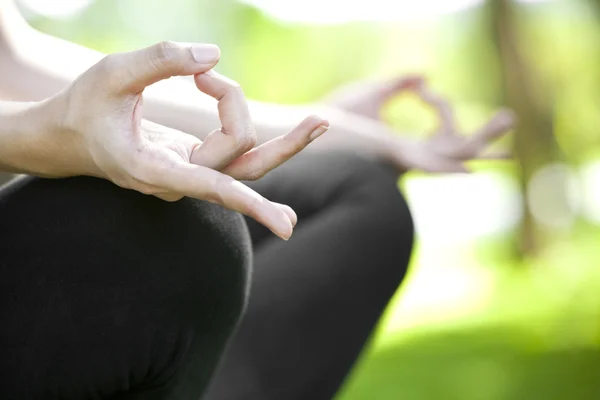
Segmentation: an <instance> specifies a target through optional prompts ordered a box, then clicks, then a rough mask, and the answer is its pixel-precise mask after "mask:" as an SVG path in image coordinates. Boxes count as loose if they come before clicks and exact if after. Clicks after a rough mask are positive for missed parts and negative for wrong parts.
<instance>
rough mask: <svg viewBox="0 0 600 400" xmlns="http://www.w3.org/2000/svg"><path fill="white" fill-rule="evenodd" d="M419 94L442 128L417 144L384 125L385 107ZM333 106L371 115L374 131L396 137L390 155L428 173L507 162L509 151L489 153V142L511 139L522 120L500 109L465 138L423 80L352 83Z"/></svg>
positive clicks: (332, 99) (401, 164)
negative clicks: (468, 163) (483, 162)
mask: <svg viewBox="0 0 600 400" xmlns="http://www.w3.org/2000/svg"><path fill="white" fill-rule="evenodd" d="M406 91H410V92H412V93H415V94H416V95H417V96H419V97H420V99H421V100H422V101H423V102H425V103H426V104H428V105H430V106H432V107H433V108H434V109H435V110H436V112H437V114H438V116H439V120H440V125H439V127H438V129H437V130H436V131H435V132H434V134H433V135H432V136H430V137H429V138H428V139H426V140H421V141H413V140H409V139H407V138H402V137H397V136H396V135H395V132H393V130H392V129H391V128H390V127H389V126H388V125H387V124H386V123H385V122H384V121H383V119H382V117H381V111H382V108H383V107H384V105H385V104H386V103H387V102H388V101H389V100H390V99H392V98H393V97H394V96H396V95H398V94H399V93H401V92H406ZM328 102H329V103H330V104H331V105H333V106H335V107H338V108H341V109H343V110H345V111H349V112H352V113H354V114H356V115H360V116H362V117H366V118H369V119H371V120H372V121H376V122H377V124H373V123H371V124H370V125H371V129H378V130H380V131H383V132H388V133H391V134H393V135H392V136H393V137H394V138H395V139H394V140H392V141H391V142H390V143H389V146H387V149H388V150H389V153H387V154H386V156H387V158H388V159H390V160H391V161H392V162H394V164H395V165H396V166H397V167H398V168H399V169H401V170H405V169H412V168H416V169H421V170H424V171H427V172H465V171H466V168H465V166H464V162H466V161H470V160H474V159H481V158H486V159H502V158H507V157H508V155H507V154H504V153H500V154H491V155H489V154H488V155H486V154H484V151H485V150H486V149H487V147H488V146H489V144H490V143H491V142H492V141H494V140H496V139H498V138H500V137H501V136H503V135H505V134H506V133H507V132H508V131H509V130H510V129H512V128H513V127H514V124H515V121H516V118H515V115H514V113H513V112H512V111H510V110H500V111H499V112H497V113H496V114H495V115H494V116H493V117H492V118H491V119H490V120H489V121H488V122H487V123H486V124H484V125H483V126H482V127H481V128H479V129H478V130H477V131H476V132H475V133H474V134H472V135H470V136H463V135H460V134H459V130H458V128H457V124H456V120H455V115H454V112H453V110H452V106H451V105H450V104H449V103H448V101H446V100H445V99H443V98H442V97H440V96H438V95H437V94H435V93H433V92H432V91H431V90H430V89H429V88H428V87H427V85H426V82H425V79H424V78H423V77H421V76H418V75H414V76H407V77H403V78H397V79H391V80H388V81H383V82H375V83H374V82H359V83H354V84H350V85H348V86H347V87H344V88H342V89H340V90H338V91H336V92H335V93H334V94H333V95H331V96H329V98H328Z"/></svg>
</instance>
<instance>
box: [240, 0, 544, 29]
mask: <svg viewBox="0 0 600 400" xmlns="http://www.w3.org/2000/svg"><path fill="white" fill-rule="evenodd" d="M240 1H241V2H243V3H247V4H250V5H253V6H255V7H257V8H259V9H261V10H263V11H264V12H265V13H267V14H268V15H270V16H272V17H273V18H275V19H279V20H282V21H287V22H302V23H313V24H339V23H345V22H352V21H401V20H419V19H428V18H435V17H437V16H439V15H443V14H448V13H453V12H458V11H462V10H466V9H469V8H472V7H475V6H478V5H481V4H483V3H484V2H485V0H421V1H411V0H403V1H402V0H396V1H390V0H370V1H369V2H368V5H366V4H365V3H364V2H360V1H348V0H302V1H299V0H240ZM548 1H552V0H519V2H522V3H541V2H548Z"/></svg>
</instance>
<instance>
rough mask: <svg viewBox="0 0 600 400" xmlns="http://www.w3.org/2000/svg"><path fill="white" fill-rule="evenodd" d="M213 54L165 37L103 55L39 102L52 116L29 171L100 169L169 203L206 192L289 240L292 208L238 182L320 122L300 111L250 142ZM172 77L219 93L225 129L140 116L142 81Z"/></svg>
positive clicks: (240, 99)
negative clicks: (265, 137) (202, 135)
mask: <svg viewBox="0 0 600 400" xmlns="http://www.w3.org/2000/svg"><path fill="white" fill-rule="evenodd" d="M219 58H220V52H219V49H218V47H216V46H214V45H206V44H199V45H183V44H177V43H171V42H164V43H160V44H157V45H154V46H151V47H148V48H145V49H141V50H138V51H133V52H129V53H119V54H112V55H109V56H107V57H106V58H104V59H103V60H102V61H100V62H99V63H98V64H96V65H94V66H93V67H92V68H90V69H89V70H88V71H86V72H85V73H84V74H82V75H81V76H80V77H79V78H78V79H77V80H76V81H75V82H73V84H72V85H70V86H69V87H68V88H67V89H66V90H65V91H63V92H61V93H59V94H57V95H56V96H54V97H52V98H50V99H48V100H47V101H45V102H43V103H41V104H40V106H39V107H37V108H38V109H40V110H42V112H43V113H45V115H46V116H47V114H48V113H51V114H52V115H54V116H55V117H54V118H52V119H51V120H52V121H53V123H52V124H51V126H52V129H51V132H52V138H51V139H50V140H48V141H46V144H47V150H46V151H45V157H46V159H45V160H37V161H38V163H39V164H40V167H39V168H38V170H37V172H38V173H39V174H41V175H45V176H54V177H63V176H74V175H90V176H97V177H102V178H105V179H109V180H111V181H112V182H114V183H115V184H117V185H119V186H121V187H124V188H127V189H133V190H137V191H139V192H142V193H144V194H148V195H154V196H157V197H160V198H162V199H164V200H168V201H175V200H178V199H181V198H182V197H183V196H189V197H193V198H197V199H202V200H207V201H210V202H213V203H217V204H220V205H222V206H223V207H226V208H229V209H231V210H235V211H238V212H240V213H242V214H245V215H248V216H250V217H252V218H254V219H256V220H257V221H259V222H260V223H262V224H264V225H265V226H267V227H268V228H269V229H270V230H271V231H273V232H274V233H275V234H276V235H278V236H280V237H281V238H283V239H285V240H287V239H288V238H289V237H290V236H291V234H292V230H293V225H295V223H296V215H295V213H294V211H293V210H292V209H291V208H290V207H288V206H286V205H281V204H277V203H273V202H271V201H269V200H267V199H265V198H263V197H262V196H261V195H260V194H258V193H256V192H255V191H253V190H252V189H250V188H249V187H248V186H246V185H244V184H243V183H241V182H240V181H239V180H253V179H257V178H259V177H261V176H263V175H264V174H266V173H267V172H268V171H270V170H271V169H273V168H275V167H277V166H279V165H280V164H282V163H283V162H285V161H286V160H288V159H289V158H291V157H292V156H293V155H294V154H296V153H298V152H299V151H301V150H302V149H303V148H304V147H306V146H307V145H308V144H309V143H310V142H311V141H312V140H314V139H315V138H317V137H318V136H320V135H321V134H323V133H324V132H325V131H326V130H327V128H328V123H327V121H324V120H322V119H320V118H318V117H315V116H311V117H308V118H306V119H305V120H304V121H302V122H301V123H300V124H299V125H298V126H297V127H296V128H295V129H293V130H292V131H291V132H290V133H288V134H287V135H285V136H282V137H279V138H276V139H274V140H271V141H269V142H267V143H264V144H262V145H261V146H258V147H256V148H254V146H255V143H256V133H255V131H254V128H253V125H252V122H251V120H250V116H249V111H248V107H247V104H246V99H245V97H244V94H243V92H242V90H241V88H240V87H239V85H238V84H236V83H235V82H233V81H231V80H229V79H227V78H225V77H223V76H221V75H219V74H217V73H216V72H214V71H212V68H213V67H214V66H215V65H216V64H217V62H218V60H219ZM180 75H193V76H194V78H195V82H196V86H197V87H198V89H200V90H201V91H202V92H204V93H206V94H208V95H210V96H212V97H214V98H215V99H217V100H218V101H219V103H218V109H219V116H220V119H221V122H222V126H223V127H222V128H221V129H219V130H216V131H214V132H212V133H210V134H209V136H208V137H207V138H206V140H205V141H204V143H203V142H202V141H200V139H198V138H196V137H195V136H192V135H188V134H186V133H184V132H180V131H176V130H174V129H170V128H167V127H165V126H162V125H158V124H154V123H151V122H149V121H146V120H144V119H142V104H143V97H142V93H143V91H144V88H146V87H147V86H149V85H151V84H153V83H155V82H157V81H160V80H162V79H167V78H170V77H172V76H180ZM45 120H48V118H45Z"/></svg>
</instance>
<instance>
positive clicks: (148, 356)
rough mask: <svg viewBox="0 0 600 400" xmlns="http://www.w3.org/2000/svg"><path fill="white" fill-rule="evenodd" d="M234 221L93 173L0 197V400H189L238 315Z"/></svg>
mask: <svg viewBox="0 0 600 400" xmlns="http://www.w3.org/2000/svg"><path fill="white" fill-rule="evenodd" d="M250 259H251V249H250V241H249V235H248V231H247V227H246V225H245V223H244V221H243V219H242V218H241V216H240V215H239V214H236V213H233V212H229V211H226V210H224V209H222V208H221V207H218V206H215V205H213V204H210V203H207V202H202V201H196V200H192V199H184V200H182V201H180V202H176V203H167V202H164V201H161V200H158V199H156V198H153V197H150V196H145V195H142V194H139V193H136V192H133V191H128V190H124V189H121V188H118V187H116V186H115V185H112V184H111V183H109V182H106V181H103V180H99V179H94V178H72V179H63V180H46V179H37V178H25V179H20V180H18V181H16V182H13V183H11V184H9V185H8V186H6V187H4V188H3V189H2V190H1V191H0V327H2V328H1V330H0V353H1V354H2V357H1V358H0V369H1V370H2V371H3V372H2V374H1V375H0V398H6V399H13V398H15V399H16V398H22V399H102V398H123V399H130V398H132V399H133V398H140V399H197V398H199V397H200V395H201V393H202V391H203V390H204V386H205V385H206V383H207V381H208V380H209V378H210V376H211V375H212V372H213V369H214V368H215V365H216V363H217V362H218V359H219V357H220V353H221V351H222V349H223V347H224V346H225V343H226V341H227V338H228V336H229V334H230V333H231V332H232V330H233V329H234V327H235V325H236V324H237V321H238V319H239V317H240V314H241V312H242V310H243V308H244V307H245V302H246V294H247V290H248V274H249V269H250Z"/></svg>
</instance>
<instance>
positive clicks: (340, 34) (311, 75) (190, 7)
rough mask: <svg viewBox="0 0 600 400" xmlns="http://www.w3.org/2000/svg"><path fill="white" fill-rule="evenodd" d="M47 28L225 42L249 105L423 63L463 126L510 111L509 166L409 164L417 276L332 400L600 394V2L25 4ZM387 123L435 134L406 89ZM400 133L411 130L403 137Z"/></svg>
mask: <svg viewBox="0 0 600 400" xmlns="http://www.w3.org/2000/svg"><path fill="white" fill-rule="evenodd" d="M21 5H22V6H23V10H24V12H25V15H26V16H27V18H28V19H29V21H30V22H31V23H32V24H33V25H34V26H35V27H37V28H38V29H40V30H42V31H44V32H47V33H49V34H52V35H55V36H58V37H61V38H65V39H68V40H71V41H74V42H76V43H80V44H83V45H86V46H88V47H91V48H95V49H98V50H101V51H104V52H113V51H121V50H129V49H133V48H137V47H141V46H145V45H149V44H151V43H154V42H157V41H161V40H175V41H188V42H212V43H217V44H218V45H219V46H220V47H221V49H222V53H223V58H222V61H221V63H220V64H219V68H218V69H219V71H220V72H222V73H224V74H226V75H228V76H230V77H232V78H234V79H236V80H237V81H239V82H240V83H241V84H242V86H243V87H244V89H245V92H246V94H247V95H248V97H250V98H253V99H257V100H264V101H272V102H281V103H307V102H315V101H318V100H319V98H321V97H322V96H324V95H325V94H327V93H328V92H329V91H330V90H332V89H334V88H336V87H337V86H339V85H341V84H343V83H347V82H350V81H353V80H356V79H364V78H378V77H387V76H395V75H400V74H404V73H412V72H421V73H425V74H426V75H427V76H428V77H429V78H430V81H431V83H432V85H433V86H434V87H435V88H436V89H437V90H438V91H440V92H442V93H443V94H444V95H446V96H448V97H449V98H450V99H451V100H452V101H453V102H454V104H455V105H456V111H457V114H458V116H459V119H460V122H461V125H462V127H464V129H465V130H466V131H468V130H469V129H473V128H474V127H476V126H477V125H478V124H480V123H482V121H484V120H485V119H486V118H487V117H489V116H490V114H491V112H492V111H493V110H494V109H495V108H497V107H499V106H504V105H508V106H510V107H513V108H514V109H515V110H516V111H517V113H518V114H519V118H520V124H519V127H518V129H517V130H516V132H515V134H514V135H512V136H511V137H510V138H507V139H506V140H504V141H503V143H500V146H504V147H511V148H512V149H513V150H514V154H515V158H516V160H515V161H509V162H477V163H474V164H473V165H472V168H473V169H474V170H475V173H474V174H472V175H468V176H465V175H460V176H426V175H423V174H417V173H411V174H408V175H407V176H404V177H403V178H402V179H401V181H400V185H401V186H402V188H403V190H404V191H405V192H406V194H407V196H408V198H409V202H410V203H411V207H412V209H413V212H414V216H415V220H416V224H417V231H418V245H417V249H416V252H415V254H414V257H413V261H412V266H411V270H410V273H409V277H408V279H407V281H406V283H405V284H404V286H403V287H402V288H401V289H400V290H399V292H398V294H397V296H396V297H395V299H394V300H393V302H392V303H391V305H390V307H389V308H388V311H387V313H386V315H385V317H384V319H383V320H382V323H381V324H380V326H379V328H378V331H377V333H376V335H375V337H374V340H373V343H372V344H371V346H370V347H369V349H368V350H366V351H365V352H364V354H363V356H362V358H361V361H360V362H359V363H358V365H357V366H356V368H355V369H354V372H353V373H352V375H351V376H350V378H349V379H348V381H347V383H346V385H345V387H344V389H343V390H342V392H341V393H340V394H339V396H338V400H358V399H382V400H387V399H390V400H392V399H394V400H395V399H406V400H413V399H414V400H417V399H418V400H421V399H428V400H429V399H448V400H452V399H457V400H458V399H460V400H478V399H482V400H483V399H486V400H494V399H523V400H525V399H527V400H529V399H599V398H600V268H599V267H600V249H599V244H600V227H599V224H600V134H599V132H598V131H599V129H600V112H599V108H600V1H597V0H588V1H584V0H563V1H559V0H556V1H531V0H530V1H521V2H517V1H508V0H490V1H487V2H484V1H477V0H429V1H422V2H417V1H408V0H406V1H403V0H387V1H386V0H383V1H382V0H371V1H369V2H358V1H356V2H352V1H350V0H349V1H346V2H343V1H336V0H320V1H314V0H312V1H308V0H305V1H302V0H275V1H273V0H271V1H269V0H247V1H246V2H240V1H233V0H219V1H217V0H170V1H168V2H165V1H160V0H96V1H93V0H65V1H46V0H22V1H21ZM385 114H386V117H387V118H388V119H389V121H390V123H391V124H393V125H394V127H396V128H397V129H398V131H399V134H406V135H425V134H426V133H427V132H428V131H429V130H430V129H431V128H432V127H433V126H434V123H435V120H434V118H433V114H432V112H431V111H430V110H428V109H426V108H425V107H423V106H422V105H420V104H419V103H418V102H417V101H415V100H412V99H410V98H408V97H406V98H405V97H400V98H398V99H396V100H394V101H393V102H391V103H390V105H389V107H388V108H387V110H386V112H385ZM400 132H402V133H400Z"/></svg>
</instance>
